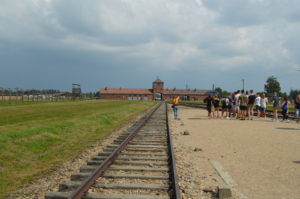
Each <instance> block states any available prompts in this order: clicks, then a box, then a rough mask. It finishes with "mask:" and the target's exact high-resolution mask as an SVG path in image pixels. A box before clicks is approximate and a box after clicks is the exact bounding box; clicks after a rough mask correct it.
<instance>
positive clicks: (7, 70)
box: [0, 0, 300, 92]
mask: <svg viewBox="0 0 300 199" xmlns="http://www.w3.org/2000/svg"><path fill="white" fill-rule="evenodd" d="M299 33H300V1H297V0H289V1H285V0H243V1H240V0H186V1H182V0H153V1H149V0H86V1H82V0H63V1H62V0H22V1H20V0H0V60H1V62H0V86H1V87H6V88H23V89H30V88H37V89H43V88H45V89H48V88H49V89H50V88H53V89H61V90H69V91H70V90H71V84H72V83H80V84H81V85H82V88H83V90H84V91H86V92H89V91H97V90H98V89H100V88H102V87H106V86H107V87H116V88H119V87H123V88H126V87H127V88H151V82H152V81H153V80H154V79H156V77H157V76H159V77H160V78H161V79H162V80H163V81H165V86H166V87H168V88H174V87H176V88H185V87H186V84H187V85H188V87H189V88H198V89H210V88H211V87H212V84H215V86H216V87H221V88H222V89H225V90H229V91H233V90H237V89H240V88H241V87H242V79H245V87H246V89H254V90H256V91H262V90H263V85H264V83H265V81H266V79H267V78H268V77H269V76H272V75H273V76H275V77H277V78H278V80H279V82H280V83H281V86H282V89H283V91H287V92H289V90H290V89H291V88H293V89H300V84H299V79H300V72H297V69H300V56H299V54H300V37H299Z"/></svg>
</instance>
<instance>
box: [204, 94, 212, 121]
mask: <svg viewBox="0 0 300 199" xmlns="http://www.w3.org/2000/svg"><path fill="white" fill-rule="evenodd" d="M204 102H205V103H206V109H207V112H208V117H210V118H212V112H213V111H214V100H213V97H212V96H210V95H209V96H208V97H207V98H205V99H204Z"/></svg>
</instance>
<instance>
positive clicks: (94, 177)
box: [68, 103, 162, 199]
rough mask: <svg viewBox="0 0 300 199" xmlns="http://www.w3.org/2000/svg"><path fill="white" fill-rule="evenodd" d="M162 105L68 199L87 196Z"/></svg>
mask: <svg viewBox="0 0 300 199" xmlns="http://www.w3.org/2000/svg"><path fill="white" fill-rule="evenodd" d="M161 104H162V103H160V104H159V105H157V106H156V107H155V108H154V109H153V110H152V111H151V112H150V114H149V115H148V116H147V117H146V118H145V120H144V121H143V122H142V123H141V124H140V125H139V126H138V127H137V128H136V129H135V130H134V131H133V132H132V133H130V134H129V135H128V137H127V138H126V139H125V140H124V141H123V142H122V143H121V144H120V146H118V147H117V148H116V149H115V150H114V151H113V152H112V153H111V154H110V155H109V156H108V157H107V158H106V159H105V160H104V161H103V162H102V163H101V164H100V165H99V167H98V168H97V169H96V170H95V171H94V172H93V173H92V174H91V175H90V176H89V177H88V178H87V179H86V180H85V181H84V182H83V183H82V184H81V185H80V186H79V187H78V188H77V189H76V190H75V191H74V192H73V193H72V194H71V195H70V196H69V197H68V199H81V198H82V197H83V196H85V195H86V194H87V191H88V190H89V189H90V187H91V186H92V185H93V184H94V183H95V181H96V180H97V178H99V177H100V176H101V175H102V174H103V173H104V171H105V170H106V169H107V168H108V167H109V166H110V165H111V164H112V163H113V161H114V160H115V159H116V158H117V156H118V155H119V153H120V152H121V151H122V150H123V149H124V148H125V147H126V146H127V145H128V143H129V142H130V141H131V140H132V139H133V137H134V136H135V135H136V134H137V133H138V131H139V130H140V129H141V128H142V127H143V126H144V125H145V123H146V122H147V121H148V120H149V119H150V117H151V116H152V115H153V113H154V112H155V111H156V110H157V109H158V108H159V107H160V106H161Z"/></svg>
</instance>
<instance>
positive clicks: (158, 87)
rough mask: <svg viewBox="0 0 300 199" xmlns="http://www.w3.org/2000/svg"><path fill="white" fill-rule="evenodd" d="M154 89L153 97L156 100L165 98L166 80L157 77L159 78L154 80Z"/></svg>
mask: <svg viewBox="0 0 300 199" xmlns="http://www.w3.org/2000/svg"><path fill="white" fill-rule="evenodd" d="M152 89H153V95H154V96H153V99H155V100H163V92H164V82H163V81H161V80H160V79H159V77H157V79H156V80H155V81H154V82H152Z"/></svg>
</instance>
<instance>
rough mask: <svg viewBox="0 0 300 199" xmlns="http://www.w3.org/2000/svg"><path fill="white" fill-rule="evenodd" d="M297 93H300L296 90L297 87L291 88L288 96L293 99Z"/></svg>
mask: <svg viewBox="0 0 300 199" xmlns="http://www.w3.org/2000/svg"><path fill="white" fill-rule="evenodd" d="M297 95H300V90H297V89H296V90H293V89H291V91H290V94H289V98H290V99H292V100H294V99H296V96H297Z"/></svg>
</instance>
